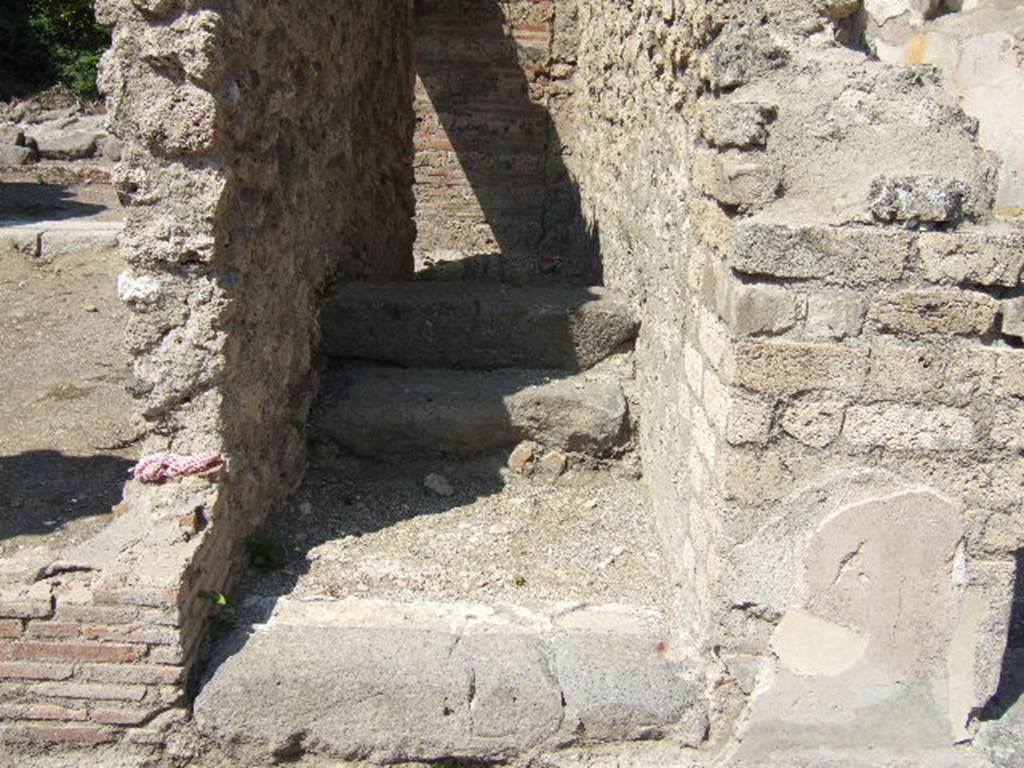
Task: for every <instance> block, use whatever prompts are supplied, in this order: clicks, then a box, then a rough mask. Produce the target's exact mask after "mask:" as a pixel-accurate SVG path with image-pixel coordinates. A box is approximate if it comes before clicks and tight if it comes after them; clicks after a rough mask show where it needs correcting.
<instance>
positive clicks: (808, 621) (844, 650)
mask: <svg viewBox="0 0 1024 768" xmlns="http://www.w3.org/2000/svg"><path fill="white" fill-rule="evenodd" d="M868 639H869V638H868V636H867V635H866V634H864V633H863V632H858V631H857V630H854V629H850V628H848V627H842V626H840V625H838V624H833V623H832V622H830V621H825V620H824V619H819V618H818V617H817V616H814V615H813V614H811V613H808V612H807V611H805V610H803V609H801V608H791V609H790V610H788V611H786V614H785V615H784V616H783V617H782V621H780V622H779V626H778V627H777V628H776V630H775V634H774V635H772V639H771V648H772V651H774V653H775V655H776V656H778V657H779V661H780V662H781V663H782V665H783V666H784V667H785V668H787V669H788V670H790V671H791V672H793V674H795V675H801V676H808V675H813V676H820V675H826V676H829V677H834V676H835V675H840V674H842V673H843V672H845V671H847V670H848V669H850V668H852V667H853V666H854V665H855V664H856V663H857V662H858V661H859V660H860V659H861V657H862V656H863V655H864V652H865V651H866V650H867V647H868Z"/></svg>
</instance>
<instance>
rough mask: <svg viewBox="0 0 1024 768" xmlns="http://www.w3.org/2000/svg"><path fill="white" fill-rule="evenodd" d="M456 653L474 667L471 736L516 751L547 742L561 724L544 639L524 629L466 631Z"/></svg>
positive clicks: (559, 699)
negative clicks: (515, 630)
mask: <svg viewBox="0 0 1024 768" xmlns="http://www.w3.org/2000/svg"><path fill="white" fill-rule="evenodd" d="M455 656H456V658H459V659H462V660H464V662H465V664H466V666H467V667H469V668H471V669H472V670H473V677H472V690H471V692H470V694H471V695H470V700H469V714H470V719H471V721H472V736H473V740H474V741H476V740H480V741H482V742H490V743H491V751H492V753H493V752H502V753H504V754H509V755H513V754H517V753H521V752H525V751H526V750H528V749H529V748H531V747H533V746H536V745H537V744H541V743H543V742H545V741H547V740H548V739H549V738H551V737H552V736H554V735H555V733H556V732H557V731H558V729H559V727H560V726H561V724H562V714H563V710H562V692H561V689H560V688H559V685H558V681H557V680H556V679H555V676H554V674H553V673H552V671H551V669H550V664H549V662H548V659H547V656H546V654H545V646H544V643H543V642H541V641H540V640H539V639H538V638H536V637H534V636H531V635H527V634H507V635H505V634H491V633H488V634H480V635H467V636H465V637H463V638H462V640H461V641H460V642H459V644H458V646H457V648H456V653H455Z"/></svg>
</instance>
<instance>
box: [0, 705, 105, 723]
mask: <svg viewBox="0 0 1024 768" xmlns="http://www.w3.org/2000/svg"><path fill="white" fill-rule="evenodd" d="M87 717H88V713H87V712H86V711H85V710H84V709H69V708H68V707H59V706H57V705H55V704H7V705H4V706H0V718H2V719H6V720H85V719H86V718H87Z"/></svg>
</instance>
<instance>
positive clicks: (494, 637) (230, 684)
mask: <svg viewBox="0 0 1024 768" xmlns="http://www.w3.org/2000/svg"><path fill="white" fill-rule="evenodd" d="M269 603H270V604H269V605H267V604H264V605H261V604H260V601H259V600H252V599H250V601H249V603H248V606H247V607H248V609H249V610H251V611H252V612H253V613H254V614H255V616H251V617H250V618H251V619H252V623H250V624H246V625H244V626H240V627H238V628H236V629H235V630H234V631H233V632H232V633H231V634H229V635H228V636H226V637H224V638H223V639H222V640H221V641H220V642H219V644H218V645H217V646H216V648H215V650H214V654H213V659H212V662H211V664H210V665H209V667H208V672H207V673H206V675H205V677H204V681H203V685H202V689H201V691H200V693H199V696H198V698H197V699H196V702H195V718H196V723H197V724H198V726H199V728H200V730H201V731H202V732H203V734H204V735H205V736H207V737H208V738H210V739H212V740H214V741H217V742H219V743H221V744H230V745H234V749H235V750H236V751H237V753H238V756H239V758H240V759H249V760H260V759H266V758H267V757H268V756H273V757H278V758H280V757H286V756H289V755H299V754H302V753H319V754H323V755H330V756H334V757H340V758H345V759H357V758H360V759H369V760H371V761H374V762H379V763H394V762H402V761H436V760H478V761H500V760H509V759H512V758H515V757H517V756H523V755H528V754H536V753H538V752H543V751H545V750H548V749H554V748H558V747H564V746H566V745H571V744H594V743H602V742H615V741H626V740H634V739H659V738H660V739H667V740H671V741H672V742H674V743H676V744H678V745H680V748H681V747H682V746H693V745H697V744H699V743H700V742H702V741H703V740H704V738H705V736H706V733H707V728H708V714H707V710H706V705H705V702H704V688H705V679H704V674H703V671H702V665H701V663H700V661H699V660H698V659H697V657H696V654H694V653H693V652H692V650H691V649H690V648H689V647H687V646H686V644H684V643H681V642H679V641H676V640H673V638H672V637H671V636H670V635H669V633H668V632H667V631H666V630H665V626H664V620H663V618H662V617H661V616H660V615H659V614H657V613H656V612H654V611H644V610H642V609H635V608H626V607H623V606H604V607H590V608H575V609H573V608H570V607H563V608H562V609H560V610H559V609H553V610H552V611H551V612H550V613H538V612H536V611H527V610H525V609H523V608H517V607H514V606H505V607H498V606H495V607H488V606H481V605H468V604H440V603H391V602H386V601H380V600H370V599H345V600H325V601H297V600H290V599H287V598H286V599H279V600H277V601H276V603H275V602H274V601H273V599H271V600H269ZM261 614H262V615H261Z"/></svg>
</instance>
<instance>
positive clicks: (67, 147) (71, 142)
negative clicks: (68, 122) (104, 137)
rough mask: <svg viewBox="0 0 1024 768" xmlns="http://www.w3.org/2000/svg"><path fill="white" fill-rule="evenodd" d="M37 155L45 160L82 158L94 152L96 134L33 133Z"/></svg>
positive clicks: (78, 132)
mask: <svg viewBox="0 0 1024 768" xmlns="http://www.w3.org/2000/svg"><path fill="white" fill-rule="evenodd" d="M32 138H33V139H35V142H36V146H37V147H38V148H39V156H40V157H43V158H46V159H47V160H82V159H84V158H88V157H92V156H93V155H94V154H95V153H96V134H93V133H85V132H81V131H67V132H64V131H46V132H40V133H38V134H33V135H32Z"/></svg>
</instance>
